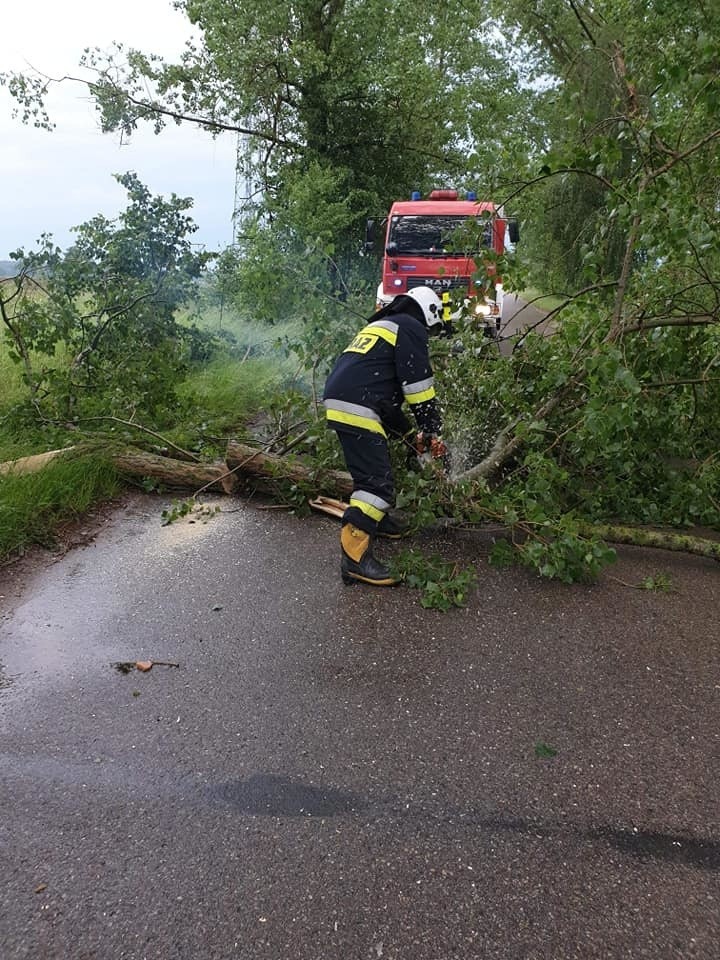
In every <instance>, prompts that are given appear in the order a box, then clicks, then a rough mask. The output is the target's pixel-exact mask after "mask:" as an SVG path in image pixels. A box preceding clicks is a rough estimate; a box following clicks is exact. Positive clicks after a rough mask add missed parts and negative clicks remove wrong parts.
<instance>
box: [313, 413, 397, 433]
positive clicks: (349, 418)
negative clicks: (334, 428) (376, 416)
mask: <svg viewBox="0 0 720 960" xmlns="http://www.w3.org/2000/svg"><path fill="white" fill-rule="evenodd" d="M326 414H327V418H328V420H330V421H331V422H332V423H344V424H345V425H346V426H348V427H360V429H361V430H369V431H370V432H371V433H379V434H381V435H382V436H383V437H386V436H387V434H386V433H385V430H384V429H383V425H382V424H381V423H378V422H377V420H370V419H369V418H368V417H360V416H358V415H357V414H356V413H344V412H343V411H341V410H327V411H326Z"/></svg>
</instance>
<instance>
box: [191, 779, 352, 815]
mask: <svg viewBox="0 0 720 960" xmlns="http://www.w3.org/2000/svg"><path fill="white" fill-rule="evenodd" d="M208 792H209V794H210V797H211V799H213V800H220V801H221V802H223V803H227V804H228V805H229V806H232V807H233V808H234V809H235V810H236V811H237V812H238V813H245V814H251V815H253V816H257V817H334V816H339V815H342V814H347V813H352V812H354V811H356V810H361V809H363V808H364V807H365V806H366V804H365V803H364V801H363V800H362V799H361V798H360V797H357V796H355V794H353V793H350V792H348V791H345V790H339V789H337V788H336V787H314V786H313V785H312V784H309V783H305V782H303V781H300V780H293V779H291V778H290V777H283V776H278V775H276V774H255V776H252V777H248V778H247V779H246V780H232V781H230V782H229V783H221V784H217V785H216V786H214V787H211V788H210V790H209V791H208Z"/></svg>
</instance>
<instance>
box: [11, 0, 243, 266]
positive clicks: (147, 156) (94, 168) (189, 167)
mask: <svg viewBox="0 0 720 960" xmlns="http://www.w3.org/2000/svg"><path fill="white" fill-rule="evenodd" d="M2 32H3V63H2V67H1V68H0V69H2V70H25V69H27V67H28V65H29V64H30V65H32V66H33V67H35V68H36V69H38V70H40V71H42V73H44V74H47V75H50V76H53V77H60V76H65V75H75V76H79V75H80V72H81V71H80V69H79V67H78V63H79V60H80V57H81V56H82V52H83V50H84V49H85V48H86V47H100V48H102V49H108V48H109V47H110V45H111V44H112V43H113V42H114V41H117V42H120V43H123V44H125V45H127V46H133V47H137V48H139V49H141V50H144V51H145V52H148V53H159V54H162V55H163V56H166V57H174V56H176V55H177V54H179V53H180V51H181V50H182V48H183V46H184V42H185V40H186V39H187V38H189V37H190V36H191V25H190V24H189V22H188V21H187V19H186V18H185V17H183V16H182V15H181V14H179V13H178V12H177V11H176V10H174V9H173V8H172V6H171V4H170V2H169V0H142V2H141V0H125V2H123V3H117V2H111V3H97V0H95V2H89V0H64V2H62V3H58V2H57V0H54V2H52V0H36V2H34V3H33V5H32V18H30V17H29V16H28V13H27V9H25V10H23V9H22V5H19V4H12V5H11V9H10V10H8V11H5V12H4V14H3V28H2ZM13 105H14V104H13V101H12V100H11V98H10V96H9V95H8V94H7V91H2V92H0V137H1V138H2V143H3V149H2V151H0V189H2V204H1V205H0V259H3V258H4V257H6V256H7V253H8V252H9V251H10V250H14V249H16V248H17V247H20V246H23V247H25V248H26V249H27V248H29V247H32V246H33V245H34V243H35V241H36V239H37V238H38V237H39V236H40V234H41V233H42V232H50V233H52V234H53V237H54V239H55V242H56V243H58V244H59V245H60V246H66V245H67V244H68V243H70V242H72V234H71V232H70V228H71V227H72V226H74V225H77V224H79V223H82V222H84V221H85V220H88V219H90V218H91V217H93V216H95V215H96V214H98V213H102V214H104V215H105V216H107V217H110V218H112V217H115V216H116V215H117V213H118V212H119V211H120V210H121V209H122V208H123V207H124V205H125V195H124V191H123V190H122V188H121V187H120V186H119V184H117V183H116V181H115V180H114V179H113V174H115V173H124V172H125V171H127V170H134V171H135V172H136V173H137V175H138V176H139V178H140V180H141V181H142V182H143V183H145V184H146V185H147V187H148V188H149V189H150V190H151V191H152V192H153V193H162V194H164V195H169V194H170V193H175V194H177V195H179V196H183V197H185V196H190V197H193V198H194V200H195V204H194V207H193V209H192V216H193V219H194V220H195V222H196V223H197V224H198V227H199V230H198V232H197V233H196V234H195V235H194V237H193V239H194V241H196V242H198V243H202V244H204V245H205V246H206V247H208V248H212V249H216V248H217V247H218V246H223V245H225V244H228V243H229V242H230V241H231V239H232V221H231V217H232V206H233V196H234V178H235V140H234V138H233V137H232V135H231V134H226V135H224V136H222V137H220V138H218V139H216V140H213V138H212V137H211V136H210V135H209V134H206V133H204V132H202V131H200V130H198V129H197V128H194V127H191V126H189V125H183V126H181V127H177V126H175V125H174V124H173V125H171V126H170V127H168V128H167V129H166V130H165V131H163V133H161V134H160V135H159V136H155V135H154V134H153V133H152V130H151V129H150V128H149V127H148V128H143V129H141V130H139V131H138V132H137V133H136V134H134V135H133V137H132V139H131V141H130V142H129V143H126V144H121V143H120V139H119V137H118V136H117V135H116V134H102V133H100V131H99V126H98V118H97V113H96V111H95V108H94V106H93V105H92V102H91V101H90V100H89V98H88V95H87V92H86V90H85V88H84V87H83V86H82V85H80V84H75V83H72V82H68V81H65V82H63V83H62V84H61V85H57V86H55V87H54V88H53V92H52V95H51V96H50V98H49V100H48V107H49V112H50V115H51V119H52V120H53V121H54V122H55V124H56V129H55V130H54V131H53V132H52V133H48V132H46V131H41V130H36V129H34V128H32V127H27V126H24V125H23V124H22V123H21V122H20V120H17V119H15V120H13V119H12V118H11V113H12V109H13Z"/></svg>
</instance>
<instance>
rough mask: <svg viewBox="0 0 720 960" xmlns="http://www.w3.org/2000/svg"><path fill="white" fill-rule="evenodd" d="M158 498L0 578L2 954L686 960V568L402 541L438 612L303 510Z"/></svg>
mask: <svg viewBox="0 0 720 960" xmlns="http://www.w3.org/2000/svg"><path fill="white" fill-rule="evenodd" d="M166 505H167V501H161V500H159V499H155V498H151V497H141V498H138V499H137V500H136V501H132V502H131V503H130V504H129V505H128V506H126V507H125V508H123V509H122V510H120V511H119V512H118V514H117V516H116V517H115V519H114V521H113V522H112V523H110V524H108V525H106V527H105V529H104V530H103V531H102V532H101V533H100V534H99V535H98V537H97V538H96V540H95V542H94V543H91V544H90V545H88V546H85V547H83V548H80V549H77V550H74V551H72V552H70V553H69V554H67V555H66V556H65V557H64V558H63V559H61V560H59V561H58V562H56V563H54V564H52V565H50V566H48V567H46V568H44V569H38V570H37V571H36V572H35V573H34V574H32V575H29V576H26V577H24V578H22V579H20V580H17V579H15V580H13V579H12V578H9V579H6V582H5V584H4V585H3V587H2V588H0V594H2V595H3V597H2V599H0V612H2V619H0V661H1V662H2V664H3V670H2V673H0V677H2V678H3V680H4V683H3V684H0V771H1V773H0V810H2V817H1V818H0V837H1V842H0V944H1V945H2V946H1V947H0V957H2V960H26V958H27V960H29V958H42V960H46V958H47V960H89V958H98V960H121V958H122V960H141V958H147V960H205V958H207V960H225V958H228V960H229V958H242V960H256V958H258V960H260V958H267V960H325V958H327V960H331V958H332V960H334V958H338V960H340V958H341V960H377V958H385V960H461V958H462V960H466V958H472V960H476V958H477V960H514V958H518V960H520V958H522V960H526V958H533V960H535V958H537V960H545V958H547V960H565V958H578V960H592V958H598V960H599V958H602V960H614V958H618V960H620V958H624V960H625V958H649V960H650V958H651V960H665V958H668V960H669V958H686V957H687V958H708V960H711V958H712V960H716V958H717V957H718V956H719V955H720V946H719V945H720V912H719V910H718V906H719V903H720V898H719V895H720V824H719V822H718V821H719V812H720V810H719V806H718V766H719V765H718V741H719V737H720V724H719V723H718V721H719V720H720V711H719V710H718V697H719V696H720V673H719V671H718V626H717V612H718V604H719V601H720V567H718V564H717V563H714V562H711V561H705V560H700V559H694V558H689V557H677V556H674V555H671V554H667V553H663V552H658V551H649V550H639V549H633V548H627V549H625V550H624V551H623V552H622V553H621V556H620V561H619V563H618V565H617V566H616V567H615V568H612V569H611V571H610V574H611V575H612V577H616V578H619V579H621V580H625V581H627V582H628V583H635V584H637V583H638V582H639V581H640V580H641V579H642V578H643V577H645V576H650V575H653V576H656V575H657V574H659V573H664V574H666V575H667V576H669V577H670V578H671V580H672V585H673V591H672V592H668V593H654V592H648V591H645V590H639V589H634V588H632V587H627V586H623V585H622V584H620V583H619V582H617V580H614V579H611V577H610V576H608V575H604V576H603V577H602V579H601V580H600V582H599V583H597V584H595V585H592V586H580V585H576V586H572V587H567V586H564V585H561V584H557V583H547V582H544V581H540V580H539V579H537V578H536V577H534V576H533V575H532V574H531V573H530V572H528V571H524V570H498V569H495V568H492V567H490V566H489V565H488V563H487V550H488V547H489V542H490V538H489V536H488V535H482V534H479V533H477V532H476V533H460V532H455V533H453V534H452V535H450V534H441V533H433V534H426V535H423V536H421V537H417V538H415V540H414V543H413V546H415V547H419V548H422V549H423V550H425V551H427V552H431V553H439V554H441V555H442V556H444V557H446V558H447V559H451V558H455V559H459V560H460V561H461V562H463V563H472V564H473V565H474V566H475V567H476V569H477V572H478V586H477V589H476V590H475V591H474V592H473V595H472V597H471V600H470V602H469V604H468V606H467V607H466V608H464V609H456V610H453V611H451V612H450V613H447V614H443V613H440V612H438V611H433V610H425V609H423V608H422V607H421V605H420V602H419V594H418V593H417V592H416V591H413V590H411V589H409V588H407V587H400V588H398V589H395V590H389V591H388V590H384V591H383V590H375V589H372V588H362V587H345V586H344V585H343V584H342V583H341V581H340V577H339V570H338V566H339V558H338V526H337V523H336V521H333V520H332V519H330V518H325V517H322V516H312V517H310V518H307V519H299V518H296V517H292V516H289V515H287V514H285V513H281V512H278V511H269V510H262V509H260V508H259V505H257V504H243V503H241V502H240V501H231V500H223V501H221V502H220V505H221V507H222V509H223V512H222V513H220V514H218V515H217V516H215V517H213V518H212V519H210V520H209V521H208V522H207V523H200V522H196V523H189V522H188V518H184V519H183V520H180V521H178V522H177V523H175V524H172V525H170V526H167V527H163V526H162V525H161V521H160V511H161V509H162V508H163V506H166ZM403 548H404V545H399V544H386V545H385V547H384V551H383V555H384V556H386V557H387V556H389V555H390V554H391V553H392V552H394V551H395V550H398V549H403ZM136 659H155V660H167V661H172V662H176V663H178V664H179V667H177V668H175V667H161V666H155V667H153V669H152V671H151V672H149V673H146V674H142V673H139V672H137V671H132V672H131V673H129V674H127V675H124V674H122V673H120V672H118V670H116V669H115V668H114V667H113V666H112V665H111V664H112V663H114V662H116V661H134V660H136Z"/></svg>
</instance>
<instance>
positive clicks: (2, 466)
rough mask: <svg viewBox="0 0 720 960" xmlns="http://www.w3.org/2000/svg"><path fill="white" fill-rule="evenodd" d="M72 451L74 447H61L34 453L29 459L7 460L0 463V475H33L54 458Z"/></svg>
mask: <svg viewBox="0 0 720 960" xmlns="http://www.w3.org/2000/svg"><path fill="white" fill-rule="evenodd" d="M74 449H75V448H74V447H63V448H62V450H47V451H46V452H45V453H34V454H33V455H32V456H30V457H19V458H18V459H17V460H7V461H6V462H5V463H0V475H10V474H25V473H35V472H37V471H38V470H42V468H43V467H45V466H47V464H48V463H50V461H51V460H54V459H55V457H59V456H60V455H61V454H63V453H70V451H71V450H74Z"/></svg>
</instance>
